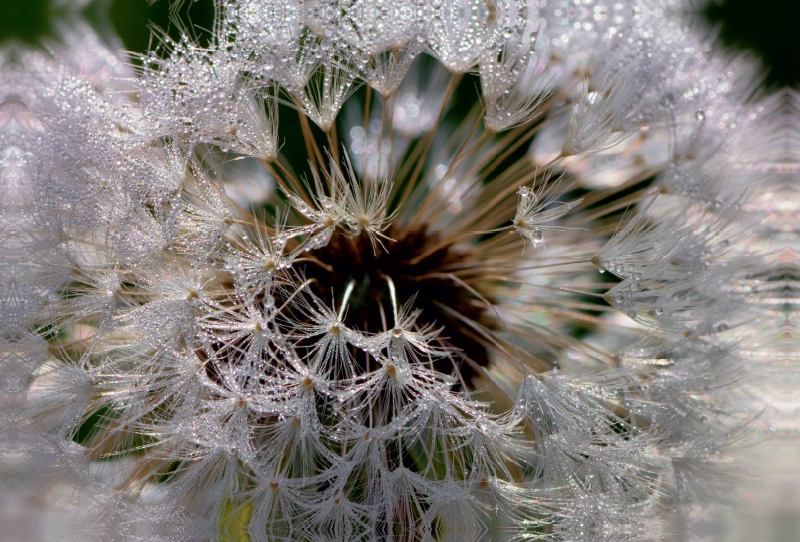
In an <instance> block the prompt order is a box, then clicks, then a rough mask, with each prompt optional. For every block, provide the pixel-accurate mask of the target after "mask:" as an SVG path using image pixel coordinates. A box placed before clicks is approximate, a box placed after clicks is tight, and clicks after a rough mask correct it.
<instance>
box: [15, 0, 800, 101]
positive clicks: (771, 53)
mask: <svg viewBox="0 0 800 542" xmlns="http://www.w3.org/2000/svg"><path fill="white" fill-rule="evenodd" d="M85 1H86V0H0V41H5V40H8V39H11V38H16V39H19V40H22V41H25V42H27V43H41V42H42V38H43V37H48V36H49V37H50V38H54V37H56V35H57V33H56V32H55V25H56V21H58V20H59V19H62V20H63V19H68V18H69V16H70V12H71V11H72V12H74V11H76V10H77V11H82V12H84V13H85V15H86V16H87V18H88V19H89V20H90V21H92V23H93V24H95V25H97V26H98V27H99V28H102V27H104V25H105V26H110V27H111V28H112V29H113V30H114V31H115V32H116V33H117V34H118V35H119V37H120V38H121V39H122V42H123V44H124V47H125V48H126V49H128V50H132V51H138V52H143V51H146V50H147V48H148V44H149V40H150V34H149V27H150V25H155V26H157V27H159V28H162V29H165V30H171V33H172V34H173V35H175V34H176V29H175V27H174V25H173V24H171V22H170V9H171V8H170V1H169V0H159V1H153V0H93V1H91V3H90V5H89V6H88V7H85V8H82V9H78V8H76V7H75V6H76V5H79V4H82V3H85ZM687 3H688V2H687ZM178 12H179V13H180V15H181V18H182V19H183V20H191V22H192V23H193V25H194V26H195V27H197V28H199V29H200V30H198V33H199V34H200V36H201V37H202V34H203V29H206V30H207V29H209V28H211V24H212V18H213V1H212V0H183V1H182V4H181V6H180V8H178ZM701 16H702V17H703V18H704V19H705V20H706V21H707V22H708V23H710V24H711V26H712V27H713V28H715V29H716V30H717V31H718V38H717V39H719V40H720V41H721V42H722V43H723V44H725V46H726V47H728V48H730V49H732V50H747V51H751V52H753V53H755V54H756V55H758V56H759V57H760V58H761V59H762V60H763V62H764V64H765V66H766V67H767V68H768V70H769V71H768V74H767V79H766V84H767V85H768V86H777V85H793V86H796V87H797V86H800V0H717V1H712V2H711V3H710V5H709V7H708V8H706V9H705V10H704V13H702V14H701ZM104 34H107V33H105V32H104Z"/></svg>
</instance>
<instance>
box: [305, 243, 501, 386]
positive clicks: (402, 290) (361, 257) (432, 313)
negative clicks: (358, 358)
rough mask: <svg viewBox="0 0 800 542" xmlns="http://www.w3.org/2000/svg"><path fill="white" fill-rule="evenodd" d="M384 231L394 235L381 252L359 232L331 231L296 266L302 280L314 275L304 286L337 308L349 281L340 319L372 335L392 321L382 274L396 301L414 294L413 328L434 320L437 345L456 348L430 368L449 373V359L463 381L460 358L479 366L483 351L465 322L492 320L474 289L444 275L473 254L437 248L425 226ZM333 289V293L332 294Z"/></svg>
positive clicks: (467, 370)
mask: <svg viewBox="0 0 800 542" xmlns="http://www.w3.org/2000/svg"><path fill="white" fill-rule="evenodd" d="M386 235H388V236H389V237H391V238H392V239H394V241H393V242H392V241H387V242H385V245H386V250H381V249H380V248H379V249H378V250H377V251H373V249H372V244H371V243H370V240H369V238H368V237H367V236H366V235H361V236H359V237H356V238H353V239H351V238H348V237H346V236H344V235H334V236H333V238H332V239H331V241H330V242H329V243H328V245H326V246H325V247H322V248H319V249H317V250H314V251H312V252H311V253H310V256H311V260H310V261H308V262H306V263H305V266H304V268H303V269H302V271H303V274H304V275H305V276H306V278H308V279H314V282H313V283H312V284H311V286H310V288H311V289H312V290H313V292H314V293H315V294H316V295H317V296H318V297H319V298H320V299H322V300H323V301H324V302H326V303H332V302H333V303H334V304H335V305H336V307H337V309H338V307H339V306H340V304H341V301H342V300H341V295H342V294H343V292H344V291H345V290H346V288H347V285H348V284H349V283H350V282H351V281H354V282H355V287H354V289H353V293H352V295H351V296H350V299H349V301H348V308H347V315H346V317H345V323H346V324H347V326H348V327H352V328H355V329H358V330H360V331H366V332H370V333H375V332H381V331H385V330H387V329H393V328H394V327H395V325H396V322H394V321H393V320H392V318H393V317H392V304H391V303H392V302H391V295H390V291H389V288H388V285H387V281H386V277H391V279H392V281H393V282H394V284H395V288H396V289H397V302H398V304H399V305H402V304H403V303H405V302H406V301H408V300H409V299H411V297H412V296H414V295H415V294H416V299H415V300H414V303H413V307H414V308H415V309H419V310H420V311H421V314H420V316H419V317H418V318H417V320H416V324H417V325H418V326H420V327H422V326H425V325H426V324H435V326H436V328H443V329H442V331H441V333H440V334H439V339H440V340H441V344H442V345H446V346H450V347H453V348H454V349H455V355H454V359H453V361H451V360H448V359H440V360H436V361H435V362H434V368H435V369H436V370H438V371H441V372H442V373H445V374H451V373H453V372H454V367H453V365H454V362H455V364H456V365H457V369H458V371H459V372H460V374H461V376H462V377H463V378H464V380H465V381H466V382H470V381H471V380H472V379H473V377H474V376H475V375H476V374H477V373H476V371H475V369H474V368H473V367H471V366H470V364H469V363H467V362H466V361H465V359H464V358H469V359H470V360H471V361H472V362H474V363H477V364H478V365H481V366H486V365H488V363H489V355H488V351H487V349H486V346H484V344H485V342H484V340H483V339H482V338H481V336H480V334H479V333H478V332H477V331H476V330H475V329H474V327H472V326H470V324H469V322H477V323H479V324H481V325H483V326H487V327H489V328H491V327H492V323H493V320H492V319H491V318H489V317H488V315H487V314H486V310H485V307H484V306H483V305H482V303H480V302H479V301H478V300H476V299H475V296H474V295H473V294H471V293H470V292H469V291H467V290H466V289H465V288H464V287H462V286H461V285H459V284H458V283H457V282H456V281H454V280H452V279H451V278H449V277H448V276H447V275H448V273H451V272H452V271H453V269H455V268H460V269H463V268H464V267H466V266H469V263H470V260H471V259H472V257H473V255H472V254H470V253H469V252H465V251H461V250H456V249H455V248H454V247H452V246H442V247H437V245H439V244H440V239H441V237H440V236H439V235H438V234H436V233H435V232H429V231H427V230H425V229H423V230H420V231H401V230H398V229H395V228H390V229H389V230H387V231H386ZM434 248H435V250H433V249H434ZM429 252H430V254H428V253H429ZM478 289H479V290H480V287H479V286H478ZM332 295H333V296H337V297H334V298H333V299H332V298H331V296H332ZM380 307H382V308H383V316H382V314H381V308H380ZM384 318H385V322H384ZM401 335H402V330H400V329H396V328H395V329H393V336H394V337H397V338H399V337H400V336H401Z"/></svg>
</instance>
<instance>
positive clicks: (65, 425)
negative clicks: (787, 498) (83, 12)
mask: <svg viewBox="0 0 800 542" xmlns="http://www.w3.org/2000/svg"><path fill="white" fill-rule="evenodd" d="M215 4H216V7H217V18H216V22H215V25H214V27H213V29H212V40H211V43H210V44H209V45H208V46H207V47H203V46H200V45H198V44H196V43H194V42H192V40H190V39H189V38H188V37H184V38H182V39H180V40H178V41H175V42H173V41H171V40H170V39H169V38H168V37H166V36H165V35H162V36H160V41H159V43H160V45H159V46H158V47H157V48H156V50H154V51H153V52H152V53H149V54H146V55H142V56H141V57H140V58H139V59H138V60H140V61H141V66H140V68H139V69H138V70H137V73H135V74H133V73H129V72H128V69H127V68H125V69H124V70H122V68H121V70H122V71H121V72H120V73H119V74H118V75H125V76H127V79H126V80H125V81H119V82H116V81H115V82H109V83H104V82H103V81H106V79H105V78H103V77H102V73H104V72H103V70H106V69H107V68H105V67H104V65H102V64H100V65H95V64H91V63H90V64H85V63H83V62H81V63H80V64H77V65H76V62H77V60H70V59H71V58H72V57H71V56H69V55H66V56H65V57H64V58H61V57H58V55H55V53H54V55H55V57H54V55H45V54H38V53H29V52H23V51H15V53H18V56H19V58H18V59H16V62H17V63H15V64H9V65H7V66H4V67H3V68H2V70H3V73H2V75H3V76H5V74H6V73H8V74H9V76H10V77H9V78H8V79H9V81H12V82H9V83H6V80H5V79H3V83H2V85H0V93H1V94H2V96H1V98H2V99H0V121H1V122H0V181H2V182H0V189H1V190H2V198H0V205H2V214H0V228H1V229H0V235H2V236H3V241H2V243H0V263H2V266H3V272H2V274H0V302H1V303H2V306H0V309H2V314H3V319H2V322H0V331H1V332H2V333H0V345H2V357H0V368H2V375H0V384H2V386H3V388H2V393H0V428H2V429H3V431H2V433H3V435H4V436H3V437H2V439H3V440H2V441H0V445H2V446H3V450H5V449H11V450H12V452H10V453H9V454H0V455H2V457H3V458H4V460H3V461H0V469H7V470H8V471H11V470H13V469H14V466H13V465H11V466H8V465H6V464H5V463H4V461H6V459H7V458H8V457H15V456H13V454H14V453H20V454H22V456H24V457H34V458H37V460H41V461H39V463H36V464H37V465H38V464H43V465H47V466H48V469H47V470H46V471H45V472H46V473H47V474H48V475H49V474H50V473H53V475H54V476H57V477H61V476H63V482H62V479H61V478H59V480H58V481H56V482H51V481H48V480H46V479H44V478H42V477H40V476H33V482H32V484H33V485H31V486H30V487H31V490H30V491H31V492H32V493H31V494H32V495H33V494H36V492H41V495H42V496H47V497H48V498H49V497H50V496H52V498H53V500H54V501H53V504H52V505H48V506H50V508H48V513H50V512H52V513H54V514H56V515H57V516H58V517H59V518H62V516H66V515H67V513H68V512H69V511H70V510H74V505H70V504H69V503H67V502H66V499H65V498H63V496H64V495H66V493H65V491H66V487H67V485H68V484H71V485H72V487H73V488H75V489H74V491H75V493H73V495H77V496H78V497H79V498H80V499H81V501H80V502H88V503H89V504H87V505H86V506H85V507H84V509H83V510H81V514H80V515H79V516H76V517H77V518H78V519H79V520H80V521H83V522H84V526H81V525H80V522H79V521H75V522H69V521H68V522H67V523H66V524H68V525H69V526H70V528H72V527H73V525H72V523H75V525H74V527H75V528H76V529H77V530H76V532H80V534H81V536H84V533H83V532H82V531H81V529H83V531H85V530H86V529H85V528H84V527H85V525H91V527H92V529H90V530H89V532H88V533H85V535H86V536H85V539H87V540H93V539H98V540H100V539H106V540H107V539H113V540H214V539H219V540H240V539H241V540H244V539H249V540H252V541H262V540H263V541H267V540H298V541H330V542H349V541H362V540H363V541H368V540H384V539H385V540H398V541H399V540H404V541H405V540H414V541H426V542H427V541H431V542H432V541H434V540H452V541H454V542H455V541H458V542H461V541H476V542H478V541H483V540H496V541H500V540H503V541H506V540H508V541H520V542H521V541H529V540H538V539H557V540H564V541H568V540H598V541H600V540H647V539H665V538H666V537H667V536H670V535H671V534H673V533H672V532H671V531H672V530H673V528H672V523H671V522H677V521H680V518H681V517H682V516H680V514H683V513H690V511H691V510H692V509H693V508H692V507H694V506H702V505H705V504H707V503H709V502H712V501H715V500H721V499H720V498H721V497H722V496H724V493H726V492H727V491H728V490H729V488H730V486H729V484H728V483H727V482H728V480H729V479H728V478H727V476H728V474H729V473H730V472H731V471H730V470H728V469H724V468H722V465H721V462H720V460H719V459H718V458H719V455H720V452H722V453H723V454H726V453H728V451H729V450H731V452H730V453H734V452H735V451H736V450H737V446H739V445H740V444H741V443H742V442H744V441H745V440H746V439H745V438H744V435H745V434H746V433H745V431H746V428H747V427H748V423H750V422H752V420H751V419H750V418H749V417H748V415H747V414H746V412H747V411H748V410H752V408H753V405H737V407H739V409H738V410H737V408H734V407H733V406H732V405H731V400H732V398H733V397H734V396H735V393H734V392H732V391H730V390H733V389H735V388H734V387H735V386H736V385H737V377H738V376H739V375H741V374H743V373H744V372H745V371H746V369H745V367H744V363H745V362H746V361H748V359H747V358H748V357H752V356H754V355H755V354H754V353H755V352H760V350H759V348H760V347H759V346H758V345H757V343H756V341H754V340H753V338H752V336H749V335H748V334H747V329H748V326H749V325H750V322H752V321H753V320H757V321H759V322H761V323H762V324H764V323H765V322H772V321H771V320H768V318H767V317H765V316H764V314H766V313H769V314H773V313H775V312H776V311H777V310H778V309H777V308H776V307H777V306H776V303H777V302H776V301H775V296H774V295H773V294H774V293H775V292H774V291H773V290H771V289H770V288H769V287H768V283H769V284H771V283H772V282H775V283H777V282H780V281H783V280H784V278H781V279H780V280H778V279H779V277H778V276H777V275H776V274H777V273H778V272H777V271H776V266H777V265H778V264H777V260H780V261H781V262H782V263H781V265H783V266H784V267H786V266H788V267H792V265H793V264H794V261H793V260H792V258H790V257H787V256H782V257H781V258H777V257H776V258H777V259H776V260H775V261H773V260H769V259H765V258H763V256H764V254H765V253H766V252H765V251H767V250H768V248H769V250H770V251H772V252H770V254H774V253H776V252H775V251H778V253H780V249H779V248H777V246H775V245H772V244H770V243H769V242H768V241H772V240H773V239H775V238H778V237H780V236H788V235H791V229H790V228H784V229H780V228H779V227H776V228H777V229H776V230H775V231H765V230H764V229H763V226H762V224H763V223H765V221H766V219H767V218H769V217H771V216H774V213H776V212H780V213H784V214H786V213H788V211H787V207H786V204H781V203H780V202H778V201H777V197H776V196H775V195H774V194H773V193H772V192H770V193H769V194H760V195H759V197H757V198H756V199H752V194H749V193H748V192H747V190H745V187H746V185H748V184H754V182H753V179H754V178H756V177H757V175H758V174H757V171H758V168H759V167H760V165H761V161H762V154H770V152H771V150H770V149H773V148H774V145H763V146H754V145H752V142H753V140H754V139H756V138H755V137H752V138H751V137H748V136H747V134H748V133H755V134H759V137H761V136H763V135H764V132H765V131H766V130H767V128H765V125H766V124H769V123H768V121H766V120H764V119H765V118H767V117H768V115H769V114H770V112H774V111H775V110H783V109H784V108H782V107H780V106H779V105H780V104H779V105H776V104H774V103H766V104H763V103H758V104H755V105H753V104H749V103H745V102H744V101H742V100H741V97H742V91H740V90H739V88H740V86H742V85H744V83H742V82H741V81H744V80H746V79H747V76H748V74H749V73H750V72H749V71H748V68H747V64H746V63H741V62H737V61H729V60H726V61H720V60H719V59H716V58H714V57H713V56H712V55H711V54H709V53H708V52H707V48H706V46H705V43H704V42H702V41H701V40H700V39H699V38H698V37H696V36H694V35H692V34H691V33H690V32H689V31H688V30H687V26H686V25H685V24H684V20H683V19H682V15H681V14H680V13H679V12H678V10H676V9H675V7H674V6H673V5H672V3H671V2H667V1H657V0H653V1H644V0H641V1H640V0H637V1H631V2H606V1H603V0H597V1H590V0H585V1H583V2H579V3H577V4H574V5H572V4H570V5H569V6H566V5H564V3H563V2H553V1H551V0H547V1H539V2H535V3H534V2H525V1H521V0H520V1H502V2H485V1H484V0H432V1H430V2H428V1H426V0H410V1H404V2H399V3H398V2H395V3H391V2H388V1H384V0H365V1H354V0H325V1H320V2H313V3H306V2H273V1H272V0H217V1H216V2H215ZM87 48H88V46H87ZM88 50H97V49H96V48H95V49H91V48H88ZM104 54H105V53H104ZM108 54H111V53H108ZM56 57H57V58H56ZM115 59H116V58H115ZM116 60H117V61H119V62H120V64H123V63H122V58H120V59H116ZM81 70H83V71H84V72H85V71H91V72H92V73H81ZM95 70H96V71H97V72H99V73H100V75H98V73H97V72H96V71H95ZM11 76H13V78H11ZM17 79H19V82H13V81H16V80H17ZM362 83H363V86H362ZM104 85H107V86H104ZM131 88H133V89H134V92H132V93H130V94H127V95H126V94H124V93H121V92H119V93H111V92H110V91H111V90H113V89H117V90H126V91H127V90H130V89H131ZM748 88H749V87H748ZM475 90H478V95H477V96H475V95H474V91H475ZM107 91H108V92H107ZM470 99H471V100H472V101H471V102H470V101H469V100H470ZM787 99H788V98H787ZM467 102H469V103H467ZM791 103H792V104H793V103H794V102H791ZM783 105H784V106H785V108H788V109H791V107H789V106H786V105H785V104H783ZM795 109H796V107H795ZM792 111H794V110H792ZM279 113H280V114H281V115H286V113H289V115H288V117H290V118H291V120H289V119H287V118H284V119H283V120H281V125H280V129H279V123H278V116H279ZM795 113H796V111H794V113H791V112H790V113H786V115H787V117H789V118H791V119H796V115H795ZM793 115H794V116H793ZM295 117H298V118H299V122H298V121H296V120H295ZM309 121H310V122H309ZM287 127H288V128H287ZM759 130H760V131H759ZM751 131H752V132H751ZM783 135H784V136H785V135H786V134H783ZM795 135H796V134H795ZM790 139H791V138H790ZM770 142H772V140H770ZM751 147H752V148H751ZM798 147H800V146H798ZM785 154H786V156H784V155H783V154H780V153H777V155H775V154H770V160H771V161H770V167H771V168H772V173H774V175H775V179H776V180H775V182H774V183H772V185H775V186H777V187H778V188H775V190H776V191H778V190H779V188H780V189H784V190H788V189H786V188H785V187H783V185H782V184H781V180H782V179H784V177H783V175H786V171H788V170H791V169H792V168H793V167H794V165H792V164H794V163H795V162H794V161H793V160H794V159H795V158H794V157H795V155H794V154H791V153H789V151H787V152H786V153H785ZM790 154H791V156H790ZM298 156H299V158H298ZM231 164H235V165H242V166H243V167H241V168H236V167H232V166H231ZM244 165H246V167H244ZM599 166H602V168H604V172H605V174H604V175H602V179H600V180H598V177H599V176H598V174H597V171H598V169H601V168H600V167H599ZM254 171H258V172H259V174H261V175H262V176H263V177H264V178H268V179H269V180H270V182H271V184H270V185H269V186H272V187H276V189H275V190H274V191H272V192H271V193H269V194H268V195H267V197H264V198H261V199H257V198H252V199H248V196H247V194H244V195H243V194H242V193H239V194H238V195H237V196H236V197H234V196H233V195H231V194H232V190H231V186H232V184H233V183H234V180H235V179H234V177H236V176H237V175H244V176H247V175H250V174H252V173H253V172H254ZM772 185H771V186H772ZM776 209H777V210H776ZM793 210H794V209H792V211H793ZM781 216H783V215H781ZM758 228H761V229H758ZM753 229H757V231H758V235H757V236H756V239H757V241H754V240H753V236H752V235H751V233H752V231H753ZM545 232H547V240H546V241H547V242H545ZM516 234H519V235H516ZM773 234H774V235H773ZM528 241H530V243H531V244H533V246H534V247H535V249H536V250H524V249H525V247H526V244H527V243H528ZM765 247H768V248H765ZM773 249H775V250H773ZM781 254H782V253H781ZM787 260H788V263H787ZM781 269H783V267H781ZM598 270H599V271H600V272H599V273H598ZM781 276H783V275H781ZM769 277H772V279H775V280H772V279H770V278H769ZM790 282H791V281H790ZM753 292H755V293H757V294H758V295H750V294H751V293H753ZM775 295H777V294H775ZM781 295H783V294H781ZM787 295H788V294H787ZM772 323H774V322H772ZM770 329H772V330H773V331H774V332H775V333H776V334H778V331H777V327H776V328H774V329H773V328H770ZM776 336H777V335H776ZM781 344H782V343H781ZM770 355H771V354H770ZM37 447H40V448H41V450H40V451H39V452H37V450H36V448H37ZM37 453H38V455H37ZM31 465H33V463H31ZM26 468H28V467H27V466H26ZM733 470H735V469H733ZM29 471H30V472H32V473H33V474H36V473H35V468H33V467H31V468H29V469H28V470H26V471H25V472H29ZM27 490H28V488H26V491H27ZM5 494H6V487H5V485H0V498H4V496H5ZM15 498H16V497H15ZM25 499H28V496H27V493H26V496H25ZM77 500H78V499H76V502H77ZM15 502H17V501H15ZM20 502H23V501H20ZM24 502H28V501H27V500H24ZM71 506H72V507H71ZM64 510H66V511H67V512H63V511H64ZM676 510H677V512H676ZM676 518H677V519H676ZM73 519H74V518H73ZM59 521H66V520H64V519H63V518H62V519H59ZM70 534H71V533H70ZM103 535H106V536H105V538H103ZM109 536H110V538H109ZM75 539H76V540H79V539H83V538H75Z"/></svg>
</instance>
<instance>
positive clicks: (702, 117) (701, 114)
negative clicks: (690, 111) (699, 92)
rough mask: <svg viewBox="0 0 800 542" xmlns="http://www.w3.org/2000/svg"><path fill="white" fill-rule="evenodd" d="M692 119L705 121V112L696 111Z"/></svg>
mask: <svg viewBox="0 0 800 542" xmlns="http://www.w3.org/2000/svg"><path fill="white" fill-rule="evenodd" d="M694 117H695V118H696V119H697V120H705V118H706V112H705V111H703V110H698V111H697V112H696V113H695V114H694Z"/></svg>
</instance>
